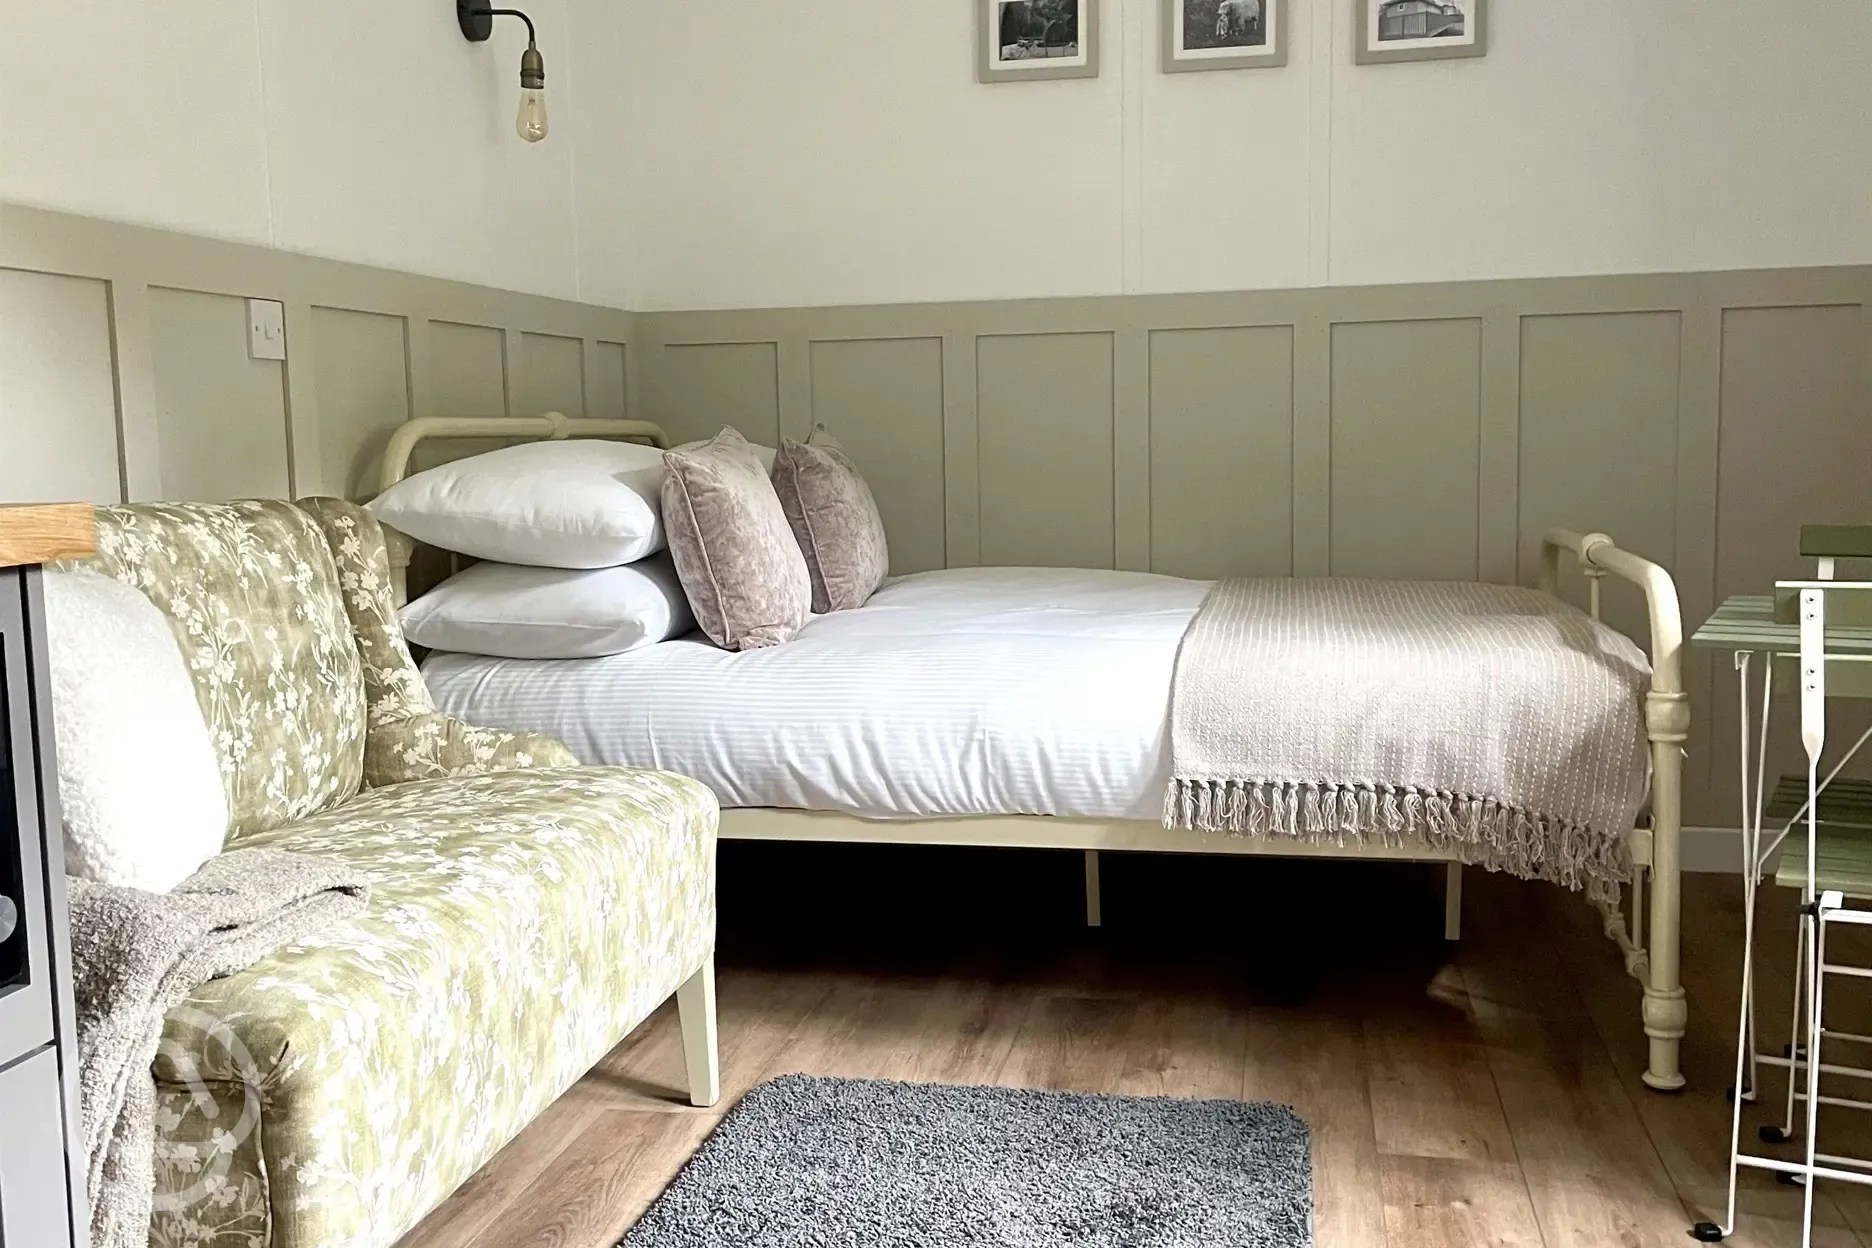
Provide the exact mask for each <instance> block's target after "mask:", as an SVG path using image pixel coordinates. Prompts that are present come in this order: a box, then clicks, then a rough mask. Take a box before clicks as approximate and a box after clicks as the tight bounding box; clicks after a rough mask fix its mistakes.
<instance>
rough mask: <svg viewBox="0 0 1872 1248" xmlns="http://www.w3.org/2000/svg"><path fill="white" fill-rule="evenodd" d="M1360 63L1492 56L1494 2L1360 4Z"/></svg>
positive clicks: (1386, 0)
mask: <svg viewBox="0 0 1872 1248" xmlns="http://www.w3.org/2000/svg"><path fill="white" fill-rule="evenodd" d="M1355 3H1356V4H1357V5H1358V17H1359V20H1358V47H1357V48H1356V49H1355V51H1356V52H1357V54H1358V62H1359V64H1361V65H1371V64H1382V63H1384V62H1386V61H1440V60H1445V59H1448V58H1450V57H1459V56H1482V55H1484V54H1485V53H1486V52H1487V51H1488V41H1487V37H1486V36H1487V30H1486V19H1487V5H1488V0H1355Z"/></svg>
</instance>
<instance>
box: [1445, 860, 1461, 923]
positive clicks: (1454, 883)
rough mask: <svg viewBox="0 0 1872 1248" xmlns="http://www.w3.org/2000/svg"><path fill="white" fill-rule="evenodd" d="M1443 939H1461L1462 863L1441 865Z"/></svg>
mask: <svg viewBox="0 0 1872 1248" xmlns="http://www.w3.org/2000/svg"><path fill="white" fill-rule="evenodd" d="M1443 939H1444V940H1461V939H1462V863H1460V862H1449V863H1445V864H1443Z"/></svg>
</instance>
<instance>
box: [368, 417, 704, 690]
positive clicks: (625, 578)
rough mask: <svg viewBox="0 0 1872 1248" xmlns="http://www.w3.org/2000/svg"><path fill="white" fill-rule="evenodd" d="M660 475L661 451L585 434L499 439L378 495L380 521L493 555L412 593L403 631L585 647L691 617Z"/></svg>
mask: <svg viewBox="0 0 1872 1248" xmlns="http://www.w3.org/2000/svg"><path fill="white" fill-rule="evenodd" d="M662 486H663V452H662V451H660V450H657V449H656V448H655V447H648V446H639V445H636V444H633V443H628V442H604V441H584V440H570V441H557V442H529V443H525V444H523V445H520V446H512V447H508V448H506V449H505V450H499V451H491V452H489V453H487V454H485V455H476V456H473V457H472V458H468V459H461V460H456V461H454V462H453V463H448V464H443V465H442V466H440V467H438V468H431V469H429V470H427V471H425V472H419V473H417V474H416V475H414V476H412V477H409V478H408V479H407V480H404V481H401V482H399V483H398V484H396V485H394V486H392V487H391V488H390V489H388V490H386V491H384V492H383V493H382V494H381V495H379V496H378V497H377V498H376V499H375V500H374V501H373V502H371V503H370V505H369V506H370V510H371V512H372V513H373V514H374V515H375V516H376V517H377V518H378V519H379V520H380V521H382V522H383V523H384V524H386V525H388V526H389V527H390V528H393V529H395V530H397V531H398V532H401V533H405V534H408V535H409V536H410V537H412V538H415V539H416V540H417V541H420V542H425V543H427V544H429V545H432V546H436V547H439V548H441V549H443V550H450V551H454V552H456V553H458V554H462V555H468V556H471V557H473V558H477V559H483V560H487V561H488V562H485V563H479V564H476V565H475V566H473V567H470V568H468V569H467V570H466V571H463V572H459V573H457V574H456V575H454V576H452V577H450V578H449V579H448V580H446V581H444V582H442V584H440V585H438V586H436V587H435V588H434V589H432V590H430V591H429V592H428V593H426V594H424V595H423V596H422V597H420V598H418V599H417V600H416V601H414V602H412V603H411V604H410V605H409V606H407V607H405V608H404V609H403V612H402V620H403V631H404V633H405V635H406V636H407V637H408V638H409V640H410V641H412V642H414V643H416V644H417V645H420V646H426V647H428V648H429V649H432V650H452V651H456V652H459V653H464V654H485V655H493V656H496V657H499V658H515V659H583V658H596V657H599V656H601V655H608V654H620V653H623V652H624V651H627V650H634V649H637V648H638V647H640V646H648V645H653V644H654V643H656V642H659V641H663V640H665V639H667V638H670V637H676V636H680V635H682V634H683V633H686V632H688V631H690V630H691V629H693V628H694V627H695V619H694V617H693V616H692V615H691V614H690V611H689V602H688V599H687V598H685V597H684V596H683V592H682V586H681V584H680V583H679V582H678V581H677V578H676V572H675V569H674V567H673V566H672V565H671V563H670V558H669V555H668V553H667V552H666V550H665V545H666V543H665V541H664V536H663V523H662V504H661V492H662Z"/></svg>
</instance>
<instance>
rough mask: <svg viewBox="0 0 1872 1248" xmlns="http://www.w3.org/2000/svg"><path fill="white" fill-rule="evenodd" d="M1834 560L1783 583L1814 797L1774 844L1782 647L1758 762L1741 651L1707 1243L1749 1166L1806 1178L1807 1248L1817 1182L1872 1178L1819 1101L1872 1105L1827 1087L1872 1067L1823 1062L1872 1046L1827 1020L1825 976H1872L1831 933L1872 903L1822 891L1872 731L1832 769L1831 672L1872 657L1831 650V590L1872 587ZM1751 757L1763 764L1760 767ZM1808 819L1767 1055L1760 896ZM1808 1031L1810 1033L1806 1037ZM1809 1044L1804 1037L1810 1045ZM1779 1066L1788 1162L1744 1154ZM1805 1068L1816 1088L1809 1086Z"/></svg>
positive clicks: (1770, 1136)
mask: <svg viewBox="0 0 1872 1248" xmlns="http://www.w3.org/2000/svg"><path fill="white" fill-rule="evenodd" d="M1832 573H1833V567H1832V560H1830V559H1825V560H1822V561H1821V564H1820V568H1819V575H1820V578H1821V579H1819V580H1815V581H1781V582H1777V583H1776V586H1775V588H1776V589H1777V590H1780V591H1792V592H1794V593H1795V594H1797V595H1798V610H1797V620H1798V626H1799V636H1800V648H1799V652H1798V678H1799V682H1800V733H1801V746H1802V748H1803V750H1804V751H1805V753H1806V756H1807V796H1806V801H1805V802H1804V803H1803V804H1802V805H1801V807H1800V809H1798V810H1797V811H1795V813H1794V814H1793V816H1792V817H1791V818H1789V819H1788V821H1787V822H1786V824H1784V825H1783V826H1782V827H1780V828H1779V829H1778V830H1777V831H1776V832H1775V833H1774V835H1773V836H1772V838H1771V839H1769V840H1768V841H1767V843H1766V844H1764V843H1763V829H1762V823H1763V809H1764V801H1765V792H1764V790H1765V787H1766V772H1767V761H1768V733H1769V726H1770V722H1771V720H1772V699H1773V694H1774V658H1775V656H1774V654H1773V653H1770V654H1769V655H1768V662H1767V663H1766V665H1765V670H1764V671H1763V674H1762V688H1761V714H1760V719H1759V728H1758V729H1757V733H1756V739H1755V741H1754V742H1753V747H1754V758H1753V760H1751V759H1750V745H1751V743H1750V740H1749V734H1750V715H1749V669H1750V665H1751V659H1752V658H1753V655H1752V653H1750V652H1748V651H1737V653H1736V656H1735V665H1736V670H1737V672H1738V674H1739V677H1740V680H1739V691H1740V692H1739V709H1740V713H1741V721H1740V722H1741V776H1742V842H1743V844H1742V852H1743V874H1742V888H1743V942H1742V948H1743V952H1742V994H1741V1004H1740V1008H1739V1011H1738V1017H1737V1020H1736V1060H1735V1083H1734V1084H1733V1093H1734V1106H1733V1108H1732V1110H1731V1118H1730V1129H1729V1193H1728V1204H1727V1207H1726V1209H1725V1211H1724V1219H1723V1222H1722V1223H1721V1224H1720V1225H1718V1224H1717V1223H1713V1222H1699V1223H1697V1225H1696V1226H1695V1227H1694V1228H1693V1229H1692V1231H1691V1234H1692V1235H1693V1236H1694V1237H1695V1238H1697V1239H1699V1240H1702V1241H1704V1242H1706V1243H1714V1242H1717V1241H1719V1240H1722V1239H1726V1238H1727V1237H1728V1236H1730V1235H1732V1234H1734V1233H1735V1227H1736V1188H1737V1179H1738V1177H1739V1175H1740V1171H1741V1169H1742V1168H1743V1167H1748V1168H1752V1169H1759V1170H1768V1171H1772V1172H1775V1173H1776V1174H1777V1175H1779V1176H1781V1177H1782V1178H1784V1179H1786V1180H1788V1181H1792V1182H1798V1183H1801V1184H1802V1185H1803V1186H1804V1187H1805V1189H1806V1192H1805V1197H1804V1199H1803V1201H1802V1213H1801V1245H1802V1248H1809V1246H1810V1245H1811V1244H1812V1242H1813V1203H1814V1180H1815V1179H1833V1180H1837V1181H1839V1182H1844V1183H1854V1184H1860V1185H1866V1186H1872V1159H1869V1158H1856V1157H1848V1156H1843V1155H1839V1154H1833V1153H1822V1152H1820V1151H1818V1133H1819V1121H1820V1114H1819V1107H1820V1106H1822V1105H1830V1106H1834V1107H1836V1108H1841V1109H1858V1110H1872V1100H1862V1099H1858V1098H1855V1097H1846V1096H1826V1095H1823V1094H1822V1093H1821V1091H1820V1076H1821V1075H1822V1074H1826V1075H1831V1076H1835V1077H1837V1078H1850V1079H1861V1080H1864V1079H1872V1068H1868V1067H1863V1066H1855V1065H1850V1064H1843V1063H1838V1062H1835V1063H1830V1064H1829V1063H1826V1062H1824V1061H1823V1060H1822V1054H1821V1045H1822V1042H1823V1041H1824V1040H1835V1041H1840V1042H1844V1043H1849V1044H1857V1045H1872V1036H1866V1035H1859V1034H1856V1033H1852V1032H1843V1031H1834V1030H1829V1029H1828V1028H1827V1027H1826V1025H1825V1000H1826V981H1827V979H1828V977H1829V976H1842V977H1846V978H1852V979H1872V968H1866V967H1855V966H1845V965H1839V964H1835V963H1831V962H1829V961H1828V960H1827V930H1828V928H1829V927H1831V926H1833V925H1835V924H1841V923H1844V924H1848V925H1853V926H1872V910H1861V909H1852V908H1848V907H1847V905H1846V898H1845V896H1844V894H1842V893H1841V892H1840V891H1838V890H1828V891H1826V892H1821V891H1820V889H1819V881H1818V871H1819V863H1818V845H1819V833H1820V820H1819V810H1820V798H1821V796H1822V794H1824V793H1825V792H1826V790H1827V787H1828V785H1830V784H1831V783H1832V782H1833V780H1834V779H1835V778H1837V777H1838V776H1839V774H1840V772H1841V770H1842V769H1844V768H1845V766H1846V765H1847V764H1848V763H1849V762H1851V761H1852V759H1853V757H1854V756H1855V755H1857V754H1858V753H1859V751H1860V749H1861V748H1862V747H1863V746H1864V745H1865V744H1866V742H1867V741H1868V740H1869V739H1872V729H1867V730H1866V731H1865V732H1863V733H1861V734H1860V735H1859V738H1858V739H1857V740H1856V741H1854V742H1853V744H1852V746H1851V747H1850V748H1849V749H1847V750H1846V752H1845V753H1844V754H1843V755H1842V756H1841V757H1840V759H1839V760H1838V761H1837V762H1835V763H1834V764H1833V765H1832V767H1831V769H1830V770H1828V771H1827V773H1826V775H1825V776H1824V777H1823V776H1822V775H1821V772H1820V764H1821V758H1822V756H1823V754H1824V751H1825V747H1826V699H1827V669H1828V667H1829V665H1832V664H1853V663H1869V662H1872V655H1868V654H1863V653H1839V652H1829V651H1828V650H1827V633H1826V618H1827V610H1826V603H1827V598H1828V596H1829V594H1835V593H1863V594H1868V595H1872V582H1865V581H1835V580H1833V579H1832ZM1751 762H1752V764H1753V766H1752V768H1751ZM1803 820H1804V821H1805V825H1806V833H1807V846H1806V851H1807V860H1806V878H1805V882H1804V885H1803V888H1802V892H1801V919H1800V928H1799V933H1798V936H1797V939H1796V941H1795V951H1794V999H1793V1002H1792V1004H1791V1006H1790V1008H1789V1011H1788V1012H1789V1028H1788V1046H1787V1048H1786V1050H1785V1051H1784V1052H1783V1053H1782V1054H1778V1055H1776V1054H1767V1053H1760V1052H1758V1051H1757V1043H1758V1039H1757V1036H1758V1033H1757V1027H1756V1009H1755V976H1754V965H1755V903H1756V896H1757V893H1758V891H1759V889H1760V885H1761V879H1762V875H1763V872H1764V869H1765V867H1766V865H1767V863H1768V862H1769V860H1770V859H1771V858H1772V857H1773V855H1774V854H1775V853H1776V851H1778V850H1779V849H1780V848H1781V846H1782V844H1783V842H1785V841H1786V839H1787V837H1788V835H1789V834H1790V833H1791V832H1792V831H1793V829H1794V827H1795V826H1796V825H1797V824H1800V823H1801V822H1802V821H1803ZM1803 1029H1804V1031H1805V1035H1804V1036H1803V1035H1802V1032H1803ZM1803 1039H1804V1041H1805V1043H1804V1044H1803V1043H1802V1041H1803ZM1761 1066H1772V1067H1778V1068H1781V1069H1785V1070H1786V1071H1787V1072H1788V1080H1787V1098H1786V1104H1785V1109H1784V1113H1783V1118H1782V1123H1781V1125H1779V1126H1764V1127H1762V1128H1760V1138H1761V1140H1762V1141H1763V1142H1764V1143H1769V1144H1779V1143H1786V1142H1788V1141H1789V1140H1792V1139H1793V1138H1794V1127H1795V1123H1794V1112H1795V1109H1796V1106H1797V1105H1799V1106H1800V1108H1801V1111H1802V1118H1803V1127H1804V1130H1803V1143H1804V1147H1803V1150H1802V1157H1801V1160H1800V1161H1797V1162H1795V1161H1786V1160H1783V1159H1781V1158H1778V1157H1767V1156H1762V1155H1759V1154H1753V1153H1745V1152H1743V1151H1742V1107H1743V1105H1744V1104H1746V1103H1749V1102H1752V1101H1753V1100H1754V1099H1755V1091H1756V1087H1757V1082H1756V1080H1757V1075H1758V1070H1759V1067H1761ZM1803 1075H1804V1076H1805V1084H1806V1087H1805V1090H1802V1088H1801V1086H1800V1085H1801V1082H1802V1076H1803Z"/></svg>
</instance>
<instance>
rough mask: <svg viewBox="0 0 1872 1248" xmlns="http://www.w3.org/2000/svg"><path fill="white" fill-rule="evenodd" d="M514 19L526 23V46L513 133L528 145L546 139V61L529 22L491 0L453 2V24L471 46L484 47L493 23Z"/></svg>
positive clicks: (525, 17)
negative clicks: (474, 44)
mask: <svg viewBox="0 0 1872 1248" xmlns="http://www.w3.org/2000/svg"><path fill="white" fill-rule="evenodd" d="M497 17H517V18H519V19H520V20H521V21H523V22H525V23H526V28H527V46H526V51H525V52H522V53H521V54H520V115H519V116H518V117H517V118H516V119H515V121H514V129H515V130H516V131H517V132H518V133H519V135H520V137H521V138H523V139H525V140H526V141H527V142H529V143H537V142H539V141H540V140H541V139H543V138H545V137H546V60H545V58H544V57H542V56H541V55H540V50H539V42H538V39H537V38H536V36H535V34H534V30H533V19H532V18H530V17H528V16H527V15H526V14H524V13H522V12H521V11H520V10H519V9H497V8H495V7H493V0H455V20H456V21H458V22H460V23H461V32H462V34H464V35H466V36H467V37H468V39H469V41H470V42H472V43H485V42H486V41H487V38H488V36H490V35H492V34H493V33H494V19H495V18H497Z"/></svg>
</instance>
